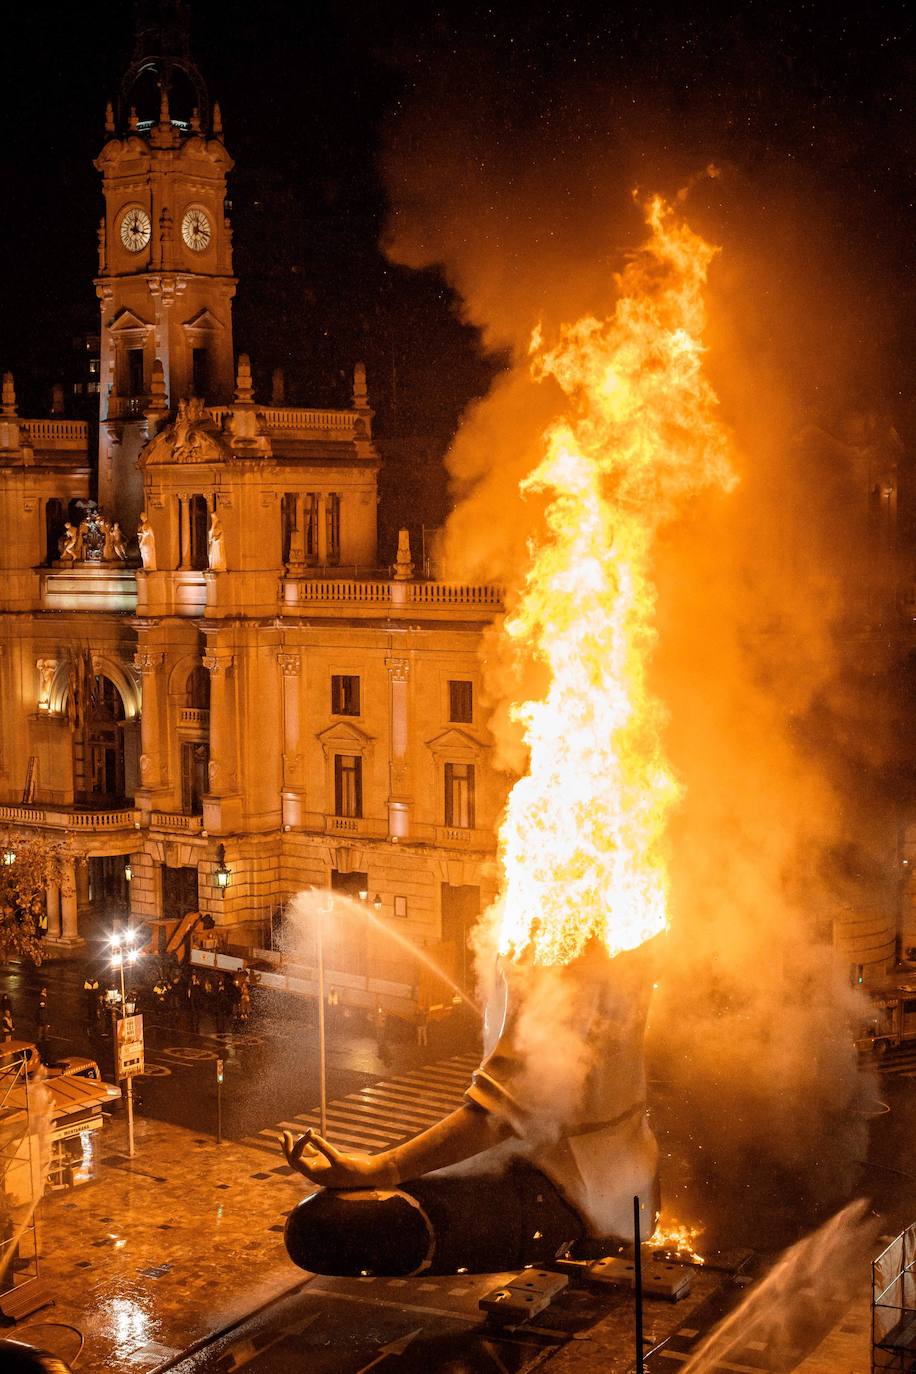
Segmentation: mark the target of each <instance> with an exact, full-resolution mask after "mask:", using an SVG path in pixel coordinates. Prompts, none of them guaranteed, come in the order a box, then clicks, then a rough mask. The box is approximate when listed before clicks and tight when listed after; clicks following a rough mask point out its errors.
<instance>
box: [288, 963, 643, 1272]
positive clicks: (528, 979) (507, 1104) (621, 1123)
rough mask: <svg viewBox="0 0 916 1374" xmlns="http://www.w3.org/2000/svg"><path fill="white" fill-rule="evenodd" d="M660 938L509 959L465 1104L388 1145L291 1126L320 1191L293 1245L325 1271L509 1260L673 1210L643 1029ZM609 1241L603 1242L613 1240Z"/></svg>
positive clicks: (307, 1204) (627, 1231) (583, 1241)
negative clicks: (562, 959)
mask: <svg viewBox="0 0 916 1374" xmlns="http://www.w3.org/2000/svg"><path fill="white" fill-rule="evenodd" d="M657 944H658V941H657V940H652V941H650V942H649V943H648V944H646V945H643V946H641V947H640V948H638V949H636V950H632V951H628V952H625V953H622V954H618V955H617V956H616V958H613V959H612V958H610V957H609V956H608V954H607V953H606V952H605V950H604V948H603V946H600V945H599V944H598V942H596V941H592V942H591V943H590V945H589V946H588V947H587V948H586V950H585V952H584V953H583V954H582V955H581V956H580V957H579V958H578V959H576V960H575V961H573V962H572V963H570V964H567V965H565V966H552V967H538V966H533V965H529V964H525V963H513V962H511V961H510V962H507V963H506V965H505V968H504V970H503V973H502V976H501V977H500V979H499V983H498V986H497V988H496V989H495V991H494V994H493V996H492V997H491V999H490V1001H489V1003H488V1006H487V1017H486V1029H487V1031H488V1033H489V1037H492V1039H493V1044H492V1048H491V1049H490V1050H489V1053H487V1054H485V1056H484V1059H483V1061H482V1063H481V1065H480V1067H479V1068H478V1069H477V1070H476V1071H475V1073H474V1074H473V1075H472V1078H471V1082H470V1084H469V1086H468V1088H467V1091H466V1093H465V1102H464V1104H463V1106H461V1107H459V1108H458V1110H457V1111H455V1112H452V1114H451V1115H450V1116H447V1117H445V1118H444V1119H443V1120H442V1121H440V1122H439V1123H438V1124H437V1125H435V1126H433V1127H431V1128H430V1129H429V1130H426V1131H424V1132H422V1134H420V1135H418V1136H415V1137H414V1138H413V1139H412V1140H409V1141H407V1142H406V1143H405V1144H404V1145H400V1146H398V1147H397V1148H395V1149H392V1150H386V1151H384V1152H383V1153H381V1154H377V1155H360V1154H343V1153H341V1152H340V1151H338V1150H336V1149H335V1148H334V1146H332V1145H331V1144H329V1143H328V1142H327V1141H325V1140H322V1139H321V1138H320V1137H319V1136H317V1135H314V1134H311V1133H310V1134H307V1135H304V1136H299V1137H298V1139H295V1138H294V1137H293V1136H292V1135H290V1134H287V1135H286V1136H285V1137H284V1150H285V1153H286V1157H287V1160H288V1162H289V1163H290V1165H291V1166H292V1167H293V1168H294V1169H297V1170H298V1171H299V1172H300V1173H302V1174H304V1175H305V1177H306V1178H307V1179H308V1180H309V1181H310V1182H312V1183H316V1184H320V1185H322V1186H321V1190H320V1191H319V1192H317V1193H315V1194H314V1195H312V1196H311V1197H307V1198H305V1199H304V1200H303V1201H302V1202H301V1203H300V1204H299V1205H298V1207H296V1208H295V1209H294V1211H293V1212H291V1213H290V1216H289V1218H288V1220H287V1224H286V1246H287V1249H288V1251H289V1253H290V1256H291V1257H292V1259H293V1260H295V1262H296V1263H297V1264H299V1265H301V1266H302V1268H304V1269H309V1270H312V1271H314V1272H320V1273H333V1274H350V1275H356V1274H361V1273H374V1274H379V1273H384V1274H421V1273H426V1274H442V1273H454V1272H455V1271H456V1270H458V1269H466V1270H469V1271H474V1272H495V1271H499V1270H506V1269H512V1268H516V1267H521V1266H522V1265H526V1264H541V1263H546V1262H549V1261H550V1260H551V1259H553V1258H554V1257H555V1256H556V1255H557V1254H559V1253H562V1252H565V1251H567V1250H569V1249H570V1247H573V1248H574V1251H576V1252H578V1253H587V1252H588V1251H589V1250H591V1249H592V1248H593V1247H594V1249H595V1253H598V1252H600V1253H606V1251H607V1244H606V1243H607V1242H608V1241H613V1242H614V1243H615V1244H617V1243H620V1242H621V1241H625V1240H631V1239H632V1235H633V1198H634V1196H636V1195H638V1196H639V1199H640V1214H641V1222H640V1225H641V1232H642V1236H643V1238H644V1239H645V1238H647V1237H648V1236H650V1235H651V1234H652V1231H653V1229H654V1227H655V1223H656V1220H657V1216H658V1173H657V1160H658V1149H657V1146H656V1143H655V1139H654V1136H653V1135H652V1132H651V1130H650V1129H649V1124H648V1120H647V1116H646V1099H645V1072H644V1065H643V1037H644V1031H645V1022H646V1013H647V1010H648V1003H649V995H650V991H651V986H652V975H653V965H654V963H655V959H656V949H655V947H656V946H657ZM599 1242H600V1243H599Z"/></svg>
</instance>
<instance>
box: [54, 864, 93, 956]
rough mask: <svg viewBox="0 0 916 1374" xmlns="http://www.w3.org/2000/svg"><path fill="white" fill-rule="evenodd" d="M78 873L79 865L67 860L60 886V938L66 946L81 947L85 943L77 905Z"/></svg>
mask: <svg viewBox="0 0 916 1374" xmlns="http://www.w3.org/2000/svg"><path fill="white" fill-rule="evenodd" d="M77 872H78V865H76V864H75V863H74V862H73V860H72V859H66V860H65V861H64V872H63V878H62V880H61V885H60V897H61V902H60V914H61V933H60V938H61V942H62V943H63V944H65V945H81V944H82V943H83V941H82V939H81V938H80V933H79V916H78V912H77V904H76V891H77ZM87 877H88V875H87Z"/></svg>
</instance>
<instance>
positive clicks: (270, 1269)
mask: <svg viewBox="0 0 916 1374" xmlns="http://www.w3.org/2000/svg"><path fill="white" fill-rule="evenodd" d="M83 1142H84V1147H85V1148H86V1149H88V1150H95V1151H98V1158H97V1159H96V1160H94V1161H87V1163H88V1164H91V1166H92V1168H93V1169H94V1171H95V1177H94V1179H93V1181H90V1182H87V1183H84V1184H82V1185H80V1186H78V1187H75V1188H71V1189H69V1190H62V1191H60V1192H55V1193H52V1194H50V1195H49V1196H47V1197H46V1198H45V1199H44V1201H43V1202H42V1204H41V1207H40V1209H39V1226H38V1237H39V1255H40V1277H41V1278H42V1279H43V1280H44V1281H45V1282H46V1283H47V1284H48V1286H49V1288H50V1291H51V1293H52V1295H53V1299H54V1302H53V1306H51V1307H48V1308H45V1309H43V1310H42V1311H41V1312H39V1313H36V1314H35V1317H34V1318H32V1319H30V1320H29V1321H28V1322H26V1323H24V1324H21V1325H20V1326H19V1327H17V1329H16V1334H17V1336H18V1337H19V1338H21V1339H23V1340H28V1341H32V1342H34V1343H35V1344H38V1343H41V1344H43V1345H44V1346H45V1347H46V1348H49V1349H52V1350H54V1351H55V1352H56V1353H59V1354H60V1356H61V1357H62V1358H68V1357H69V1358H70V1359H71V1360H72V1359H73V1353H74V1351H73V1347H74V1343H77V1344H78V1343H79V1341H78V1338H77V1337H76V1336H74V1334H73V1333H74V1332H76V1333H79V1338H81V1339H82V1342H83V1348H82V1353H81V1355H80V1358H79V1362H78V1365H77V1368H78V1369H80V1370H93V1371H95V1370H98V1371H102V1370H105V1371H109V1370H110V1371H112V1374H115V1372H116V1371H122V1370H123V1371H128V1370H129V1371H133V1374H138V1371H143V1370H149V1369H154V1368H156V1367H157V1366H158V1365H160V1364H161V1363H162V1362H163V1360H165V1359H167V1358H168V1357H169V1356H170V1355H174V1354H176V1353H177V1352H178V1351H181V1350H184V1349H185V1348H186V1347H187V1346H188V1345H190V1344H192V1343H193V1342H194V1341H197V1340H200V1339H202V1338H204V1337H206V1336H208V1335H209V1334H210V1333H211V1332H213V1331H214V1330H217V1329H219V1328H220V1327H221V1326H223V1325H224V1324H226V1323H228V1322H230V1321H231V1320H232V1319H233V1317H234V1316H237V1315H240V1314H241V1313H242V1312H250V1311H251V1310H252V1308H254V1307H255V1306H257V1305H258V1303H259V1302H263V1301H266V1300H267V1299H268V1298H270V1297H273V1296H275V1295H276V1294H277V1293H279V1292H282V1291H283V1290H284V1289H286V1288H288V1287H290V1286H291V1285H292V1284H295V1283H298V1282H300V1281H301V1279H302V1274H301V1271H299V1270H297V1269H296V1268H295V1266H294V1265H293V1264H292V1263H291V1262H290V1261H289V1260H288V1259H287V1258H286V1252H285V1250H284V1249H283V1236H282V1232H283V1223H284V1218H285V1214H286V1212H288V1211H289V1209H290V1208H291V1207H293V1206H294V1205H295V1203H296V1202H297V1201H298V1200H299V1198H300V1197H301V1196H302V1194H303V1191H304V1190H303V1188H302V1187H300V1186H299V1183H301V1182H302V1180H299V1181H298V1182H296V1181H295V1179H294V1178H293V1177H291V1175H290V1171H289V1169H288V1168H287V1167H286V1165H285V1164H284V1162H283V1159H282V1156H281V1155H280V1152H279V1149H278V1151H277V1161H276V1165H274V1166H270V1165H269V1164H267V1167H264V1165H263V1164H262V1161H261V1159H260V1157H259V1156H258V1155H256V1154H255V1153H254V1152H253V1151H250V1150H248V1149H245V1148H244V1147H240V1146H236V1145H233V1144H224V1145H222V1146H220V1145H217V1144H216V1142H215V1141H214V1140H213V1139H212V1137H202V1136H198V1135H196V1134H195V1133H194V1132H192V1131H187V1130H183V1129H182V1128H180V1127H176V1126H171V1125H168V1124H166V1123H161V1122H150V1121H144V1120H142V1119H141V1120H140V1121H138V1122H137V1128H136V1154H135V1157H134V1159H133V1160H131V1159H128V1158H127V1155H126V1130H125V1126H124V1123H123V1120H120V1121H113V1122H109V1123H108V1124H107V1125H106V1126H105V1129H104V1131H103V1132H102V1133H101V1140H100V1141H99V1139H98V1136H95V1137H93V1136H90V1135H87V1136H84V1137H83Z"/></svg>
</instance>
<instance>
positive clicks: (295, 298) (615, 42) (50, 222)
mask: <svg viewBox="0 0 916 1374" xmlns="http://www.w3.org/2000/svg"><path fill="white" fill-rule="evenodd" d="M191 9H192V24H193V27H192V49H193V53H194V56H195V58H196V60H197V62H198V64H199V66H200V67H201V69H202V71H203V73H204V76H205V78H206V79H207V82H208V84H209V87H210V93H211V96H212V97H214V98H216V99H219V100H220V102H221V104H222V109H223V117H224V123H225V129H226V142H227V146H228V148H229V150H230V152H231V153H232V155H233V156H234V158H235V159H236V164H237V170H236V172H235V174H234V176H233V179H232V182H231V191H230V194H231V197H232V202H233V214H232V218H233V224H234V228H235V246H236V269H237V272H238V274H239V276H240V278H241V282H240V287H239V292H238V296H237V299H236V314H235V320H236V346H237V348H239V349H247V350H248V351H249V352H250V353H251V354H252V358H253V362H254V365H255V369H256V379H260V381H261V385H262V388H263V387H264V386H266V385H267V378H268V377H269V373H270V369H271V368H272V367H274V366H277V365H283V366H284V367H285V368H286V370H287V377H288V396H289V399H290V400H292V401H295V402H299V403H316V404H321V403H338V404H344V403H346V400H347V386H348V381H349V375H350V370H351V367H352V363H353V361H354V360H355V359H356V358H359V357H363V358H365V360H366V362H367V364H368V368H369V379H370V388H371V390H372V393H373V399H374V401H375V403H376V405H377V408H378V411H379V420H380V429H381V432H382V433H384V432H385V430H386V429H387V430H388V431H389V432H393V431H394V430H395V429H397V430H399V431H401V432H403V433H410V432H413V433H423V434H428V435H430V436H431V437H432V438H433V441H434V442H433V448H434V449H436V448H438V449H439V450H441V448H442V446H443V444H444V442H445V441H446V439H447V436H448V434H449V433H450V432H451V430H452V428H453V427H454V424H455V422H456V418H457V416H458V414H459V413H460V410H461V408H462V406H463V405H464V404H466V402H467V401H468V399H469V398H470V397H472V396H473V395H475V394H479V393H480V391H482V390H483V389H484V388H485V387H486V385H487V381H488V378H489V376H490V375H492V363H488V362H486V361H484V360H483V359H482V358H481V355H480V351H479V349H478V347H477V336H476V333H475V331H474V330H473V329H471V328H470V327H469V326H467V325H464V324H462V323H461V322H460V320H459V318H458V315H457V314H456V300H455V297H454V295H453V293H452V292H451V291H450V289H449V288H448V287H447V286H446V284H445V282H444V281H443V279H442V278H441V277H440V276H439V274H438V273H437V272H435V271H432V270H427V271H425V272H422V273H412V272H410V271H408V270H407V269H405V268H402V267H395V266H392V265H390V264H388V263H386V261H385V259H384V257H383V256H382V254H381V253H380V251H379V249H378V246H377V245H378V241H379V234H380V231H381V229H382V227H383V225H384V222H385V210H386V199H385V192H384V189H383V185H382V177H381V173H380V170H379V164H378V154H379V151H380V148H381V147H382V146H383V144H384V143H385V141H386V140H387V138H388V136H389V133H390V131H391V130H394V134H395V137H397V132H398V129H399V127H400V125H401V122H402V121H404V120H405V119H406V121H407V124H408V125H409V123H410V120H411V119H413V120H416V119H417V118H418V117H419V119H420V121H421V122H422V121H423V120H428V121H432V122H435V121H436V120H437V119H438V118H439V116H440V114H442V113H443V112H446V113H448V114H450V113H452V112H453V111H454V108H455V107H456V106H457V105H462V106H465V107H466V108H467V110H469V111H471V112H473V111H474V110H475V108H479V109H480V110H481V112H482V114H481V118H482V119H485V120H486V121H489V122H490V124H491V125H492V130H491V132H492V136H493V138H494V140H495V142H496V143H502V144H503V145H504V146H505V145H506V144H507V143H509V144H511V143H512V142H513V141H514V143H515V144H516V145H517V149H518V157H519V159H524V158H525V157H526V156H528V149H529V148H530V147H531V146H532V145H531V143H530V141H529V138H528V133H529V131H530V130H531V129H534V128H536V129H537V131H538V139H537V146H538V147H539V148H543V146H544V139H545V137H548V138H549V136H550V133H551V131H552V130H555V131H556V145H555V150H554V151H555V153H556V155H557V157H558V158H560V159H562V158H563V155H564V147H563V144H564V140H568V139H570V138H572V140H573V141H574V142H575V143H576V144H578V145H581V144H582V143H588V142H589V140H593V141H595V142H596V143H598V144H600V139H601V137H602V135H603V133H604V130H603V129H601V128H598V127H597V125H598V124H600V123H601V120H606V121H607V124H608V125H609V126H611V127H613V126H616V127H617V128H618V130H619V129H620V128H621V127H623V126H624V125H626V126H628V129H629V133H630V137H631V138H632V130H633V128H634V127H636V128H638V127H639V126H640V125H642V126H644V128H645V130H646V137H647V139H650V140H651V141H652V142H653V143H654V146H655V149H656V153H655V160H656V162H657V160H658V148H659V147H662V148H663V149H670V150H671V152H672V156H674V154H678V156H679V158H680V161H682V162H685V163H687V162H689V160H690V159H691V158H695V159H699V160H700V161H699V164H698V165H702V162H703V161H705V160H707V159H708V158H709V157H710V156H715V157H716V158H720V159H724V160H726V161H727V162H730V163H733V164H736V165H738V166H740V167H741V168H742V169H743V171H744V174H745V175H751V176H752V175H754V174H755V171H756V170H757V169H762V177H763V180H762V184H766V185H767V186H769V187H772V186H773V185H774V184H779V182H780V179H783V180H785V181H786V182H787V183H791V184H794V185H798V184H805V185H807V186H808V187H809V188H810V193H811V195H812V197H814V198H817V199H819V200H820V202H821V204H822V206H826V210H825V213H826V214H827V216H828V217H829V219H830V223H831V226H832V230H833V232H834V233H835V235H836V236H837V238H838V239H839V240H842V241H843V242H845V243H846V244H847V245H848V246H849V250H850V253H851V254H853V255H854V256H855V257H856V258H857V259H859V260H861V261H866V262H867V263H868V272H867V274H866V279H867V282H868V283H869V286H868V289H870V290H875V291H877V292H879V293H880V292H882V291H884V292H886V294H887V299H888V303H889V307H888V312H887V313H888V315H889V316H892V319H891V322H890V325H889V332H888V341H887V348H888V352H889V354H890V356H891V357H893V358H895V359H896V363H895V364H894V366H893V367H891V369H890V374H889V375H888V376H886V377H885V382H886V384H887V393H888V394H887V396H886V397H885V398H884V399H885V401H886V402H888V403H889V404H890V405H891V406H892V408H893V407H894V405H898V406H899V409H900V415H899V416H898V417H897V418H898V423H899V425H900V427H901V429H902V430H903V431H905V432H906V431H907V430H908V426H909V423H910V422H909V419H908V416H907V407H908V405H909V401H908V392H909V390H910V386H909V379H908V377H907V368H906V367H905V366H904V365H903V360H904V359H908V356H909V355H910V353H911V348H912V343H913V327H912V323H913V316H912V309H911V306H912V270H913V242H914V239H913V219H912V208H913V194H912V192H913V184H912V166H913V152H914V146H913V145H914V138H913V112H912V90H913V87H914V78H916V63H914V48H913V43H912V27H911V20H910V19H909V18H908V17H907V7H905V6H904V5H902V4H901V5H882V4H878V5H869V6H859V7H853V6H852V5H848V4H843V3H840V4H838V5H826V4H823V5H822V4H810V3H795V4H791V5H785V6H781V7H780V6H778V5H772V4H760V3H753V0H746V3H744V4H742V5H740V6H735V7H733V9H732V13H731V15H729V14H728V13H727V12H723V10H722V9H721V8H720V9H718V10H717V11H716V17H713V12H712V10H711V8H710V7H700V6H692V7H691V6H686V5H665V4H660V3H652V2H651V0H650V2H649V3H646V4H635V3H629V4H622V5H616V6H610V5H609V6H607V7H606V8H605V9H604V12H603V13H598V14H597V15H596V14H595V13H594V12H593V11H594V10H597V9H598V7H591V6H589V7H586V6H582V7H576V6H570V5H553V6H548V5H539V4H532V5H530V6H525V7H522V6H514V5H511V4H510V5H494V6H493V7H492V8H487V7H483V6H480V7H475V6H472V5H470V6H469V5H456V6H454V7H453V8H448V7H434V8H432V9H429V8H426V7H423V6H417V7H415V8H413V9H412V8H410V7H409V6H407V5H404V4H398V5H392V6H368V5H365V4H364V3H362V2H361V0H356V3H344V2H343V0H337V3H335V0H324V2H323V3H313V4H292V3H281V2H280V0H260V3H258V4H254V5H248V4H246V5H242V4H227V3H225V2H224V3H217V0H195V3H193V4H192V6H191ZM4 46H5V53H6V56H5V59H4V124H5V128H4V133H3V139H2V159H3V166H2V183H0V184H2V187H3V208H2V213H0V301H2V309H0V367H3V368H11V369H12V370H13V371H14V372H15V374H16V381H17V388H18V390H19V393H20V396H21V399H22V409H23V410H27V411H29V412H31V413H33V414H35V413H44V412H45V411H46V408H47V399H46V398H47V397H48V395H49V389H50V383H51V382H52V381H53V380H54V379H55V378H56V377H57V376H60V375H61V374H62V372H63V370H64V368H65V365H66V360H67V353H68V348H69V343H70V340H71V338H72V337H73V336H74V335H76V334H78V333H80V332H82V331H85V330H87V329H92V328H94V327H95V325H96V321H97V305H96V301H95V297H94V291H93V288H92V285H91V279H92V276H93V272H94V270H95V266H96V256H95V225H96V222H97V220H98V216H99V213H100V195H99V182H98V176H97V174H96V172H95V171H94V169H93V168H92V165H91V164H92V158H93V157H94V156H96V155H97V153H98V151H99V148H100V147H101V143H102V140H103V131H102V119H103V112H104V105H105V101H106V99H107V98H109V96H110V95H113V94H114V93H115V91H116V87H117V82H118V80H119V77H120V74H121V72H122V71H123V69H124V67H125V65H126V63H127V61H128V59H129V56H130V47H131V7H130V5H129V4H127V3H115V2H114V0H109V2H108V3H101V0H87V3H82V4H79V5H74V4H69V3H58V4H51V5H43V6H42V5H33V6H26V5H19V6H17V7H16V10H15V11H10V10H7V12H6V13H5V15H4ZM570 91H576V92H578V93H579V94H578V95H576V96H575V97H574V98H572V99H571V98H570ZM418 103H419V107H420V112H419V116H418ZM597 111H600V112H601V115H600V117H599V118H597V119H596V112H597ZM577 120H578V121H579V124H578V127H576V121H577ZM674 160H675V161H678V157H675V158H674ZM469 175H471V176H473V170H472V169H471V170H469ZM621 189H622V191H623V188H621ZM545 193H546V194H549V188H548V189H547V191H546V192H545ZM567 194H568V191H567ZM436 499H437V500H438V499H439V498H436ZM435 506H436V500H434V501H433V502H432V507H435ZM432 513H433V514H435V513H436V512H435V509H433V510H432Z"/></svg>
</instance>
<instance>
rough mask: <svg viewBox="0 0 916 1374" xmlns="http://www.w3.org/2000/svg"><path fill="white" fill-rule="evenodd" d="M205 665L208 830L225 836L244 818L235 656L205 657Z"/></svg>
mask: <svg viewBox="0 0 916 1374" xmlns="http://www.w3.org/2000/svg"><path fill="white" fill-rule="evenodd" d="M203 665H204V667H205V668H206V669H207V670H208V672H209V674H210V766H209V776H208V783H209V791H208V793H207V795H206V797H205V798H204V828H205V829H206V830H208V831H209V832H210V834H211V835H224V834H226V832H227V831H230V830H236V829H238V828H240V825H241V815H242V806H241V798H240V796H239V793H238V757H237V748H236V731H237V728H238V721H237V711H236V702H235V690H234V689H235V656H234V655H233V654H226V653H210V654H205V655H204V658H203Z"/></svg>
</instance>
